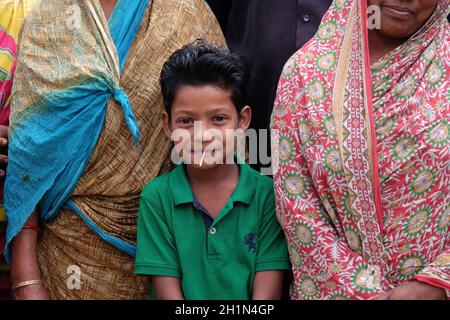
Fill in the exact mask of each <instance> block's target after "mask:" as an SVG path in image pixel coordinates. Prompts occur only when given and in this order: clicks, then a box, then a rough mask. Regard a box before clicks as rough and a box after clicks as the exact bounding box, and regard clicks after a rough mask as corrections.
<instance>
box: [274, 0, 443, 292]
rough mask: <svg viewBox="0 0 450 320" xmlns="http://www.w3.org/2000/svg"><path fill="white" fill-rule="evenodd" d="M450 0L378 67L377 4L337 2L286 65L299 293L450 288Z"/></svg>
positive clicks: (280, 118) (282, 204)
mask: <svg viewBox="0 0 450 320" xmlns="http://www.w3.org/2000/svg"><path fill="white" fill-rule="evenodd" d="M448 13H449V1H448V0H440V1H439V2H438V5H437V8H436V9H435V11H434V13H433V15H432V16H431V18H430V19H429V20H428V21H427V22H426V24H425V25H424V26H422V27H421V28H420V29H419V30H418V31H417V32H416V34H415V35H413V36H412V37H411V38H410V39H409V40H407V41H406V42H405V43H404V44H402V45H401V46H399V47H397V48H396V49H395V50H393V51H392V52H390V53H389V54H387V55H386V56H385V57H383V58H382V59H380V60H379V61H377V62H376V63H374V64H373V65H372V66H371V65H370V59H369V50H368V32H367V30H368V25H367V18H365V17H367V1H366V0H362V1H359V0H335V1H333V4H332V6H331V7H330V9H329V11H328V12H327V13H326V14H325V16H324V18H323V20H322V23H321V25H320V27H319V29H318V31H317V33H316V35H315V37H314V38H312V39H311V40H310V42H308V43H307V44H306V45H305V46H304V47H303V48H302V49H301V50H300V51H298V52H297V53H296V54H295V55H294V56H293V57H292V58H291V59H290V60H289V61H288V62H287V63H286V65H285V67H284V71H283V74H282V76H281V79H280V82H279V87H278V93H277V97H276V101H275V107H274V111H273V115H272V123H271V127H272V130H273V145H272V148H273V162H274V170H275V174H274V178H275V190H276V204H277V216H278V219H279V221H280V223H281V224H282V226H283V229H284V231H285V234H286V237H287V240H288V245H289V250H290V255H291V261H292V267H293V273H294V278H295V280H294V283H293V285H292V288H291V297H292V298H293V299H371V298H375V297H376V296H378V295H380V294H382V293H384V292H386V291H387V290H389V289H391V288H393V287H396V286H398V285H401V284H402V283H405V282H408V281H411V280H419V281H424V282H426V283H429V284H432V285H435V286H438V287H441V288H443V289H450V248H449V242H450V239H449V233H448V229H449V221H450V166H449V163H450V132H449V131H450V124H449V120H450V103H449V99H450V86H449V83H450V27H449V24H448V22H447V19H446V17H447V15H448Z"/></svg>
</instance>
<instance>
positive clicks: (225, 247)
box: [135, 41, 290, 300]
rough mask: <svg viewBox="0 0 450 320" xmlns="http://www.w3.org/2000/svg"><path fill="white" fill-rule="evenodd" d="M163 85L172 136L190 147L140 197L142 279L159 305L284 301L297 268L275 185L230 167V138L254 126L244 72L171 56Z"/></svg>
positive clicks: (211, 59)
mask: <svg viewBox="0 0 450 320" xmlns="http://www.w3.org/2000/svg"><path fill="white" fill-rule="evenodd" d="M160 82H161V89H162V95H163V99H164V105H165V109H166V110H165V112H164V113H163V122H164V126H165V130H166V132H167V135H169V136H171V137H172V136H173V133H174V132H177V133H180V132H181V134H182V136H183V137H184V138H186V137H187V139H184V141H183V142H184V144H183V146H184V148H183V150H181V151H180V152H181V157H182V159H183V163H182V164H180V165H178V166H177V167H176V168H175V169H174V170H173V171H171V172H170V173H168V174H166V175H163V176H161V177H159V178H157V179H155V180H153V181H152V182H151V183H150V184H148V185H147V186H146V187H145V189H144V190H143V192H142V194H141V203H140V208H139V218H138V240H137V256H136V265H135V270H136V273H137V274H139V275H149V276H152V280H153V290H154V293H155V294H156V298H157V299H170V300H178V299H189V300H191V299H196V300H197V299H201V300H203V299H208V300H215V299H227V300H228V299H233V300H234V299H280V298H281V292H282V283H283V276H284V274H283V273H284V272H283V270H289V269H290V264H289V257H288V252H287V248H286V243H285V238H284V235H283V232H282V230H281V227H280V225H279V224H278V221H277V219H276V215H275V207H274V193H273V183H272V180H271V179H270V178H268V177H265V176H261V175H260V174H259V173H257V172H256V171H254V170H253V169H251V168H250V167H249V166H248V165H246V164H243V163H239V164H237V163H236V162H235V161H232V163H230V161H227V160H229V159H230V158H231V159H232V160H234V159H235V158H234V157H233V156H234V154H235V150H234V149H235V148H234V137H231V138H230V135H227V134H226V132H227V131H230V130H239V129H240V130H246V129H247V128H248V126H249V123H250V120H251V110H250V107H249V106H246V105H245V102H244V96H245V93H246V70H245V67H244V65H243V63H242V62H241V61H240V59H239V57H237V56H236V55H232V54H230V53H229V52H228V51H227V50H224V49H220V48H216V47H214V46H211V45H209V44H208V43H205V42H202V41H199V42H196V43H194V44H191V45H188V46H186V47H184V48H182V49H180V50H178V51H177V52H175V53H174V54H173V55H172V57H171V58H170V59H169V60H168V61H167V62H166V64H165V65H164V67H163V70H162V73H161V80H160ZM199 123H200V124H201V128H202V129H201V130H200V131H199V130H198V124H199ZM208 130H209V131H210V132H215V134H213V135H208V134H207V133H206V132H207V131H208ZM225 136H227V137H226V138H224V137H225ZM211 145H215V148H214V149H213V150H211V148H210V147H211ZM196 146H197V147H196ZM230 156H231V157H230Z"/></svg>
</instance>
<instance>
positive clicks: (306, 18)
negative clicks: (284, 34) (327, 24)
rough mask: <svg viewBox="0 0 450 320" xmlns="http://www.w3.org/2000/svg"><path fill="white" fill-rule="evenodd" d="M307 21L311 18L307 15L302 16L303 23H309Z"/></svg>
mask: <svg viewBox="0 0 450 320" xmlns="http://www.w3.org/2000/svg"><path fill="white" fill-rule="evenodd" d="M309 20H311V17H310V16H309V14H305V15H304V16H303V21H305V22H309Z"/></svg>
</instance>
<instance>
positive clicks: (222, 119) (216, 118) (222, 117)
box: [214, 116, 226, 122]
mask: <svg viewBox="0 0 450 320" xmlns="http://www.w3.org/2000/svg"><path fill="white" fill-rule="evenodd" d="M225 119H226V118H225V117H224V116H215V117H214V121H217V122H221V121H224V120H225Z"/></svg>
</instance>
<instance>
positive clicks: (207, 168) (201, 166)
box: [188, 162, 222, 170]
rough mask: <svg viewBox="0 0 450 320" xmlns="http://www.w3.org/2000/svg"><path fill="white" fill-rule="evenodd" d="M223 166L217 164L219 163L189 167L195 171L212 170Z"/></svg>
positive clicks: (191, 165)
mask: <svg viewBox="0 0 450 320" xmlns="http://www.w3.org/2000/svg"><path fill="white" fill-rule="evenodd" d="M221 165H222V164H217V163H212V164H209V163H205V162H204V163H202V165H200V164H198V163H191V164H188V166H189V167H191V168H192V169H195V170H211V169H214V168H217V167H218V166H221Z"/></svg>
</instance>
